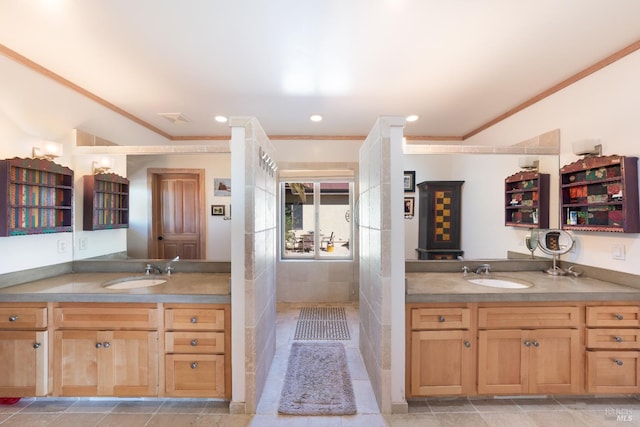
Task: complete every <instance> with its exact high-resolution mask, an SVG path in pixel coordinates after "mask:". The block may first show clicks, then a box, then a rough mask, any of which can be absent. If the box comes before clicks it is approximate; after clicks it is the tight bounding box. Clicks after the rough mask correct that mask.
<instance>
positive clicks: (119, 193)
mask: <svg viewBox="0 0 640 427" xmlns="http://www.w3.org/2000/svg"><path fill="white" fill-rule="evenodd" d="M83 179H84V218H83V229H84V230H85V231H91V230H106V229H112V228H127V227H129V180H128V179H127V178H123V177H121V176H119V175H116V174H114V173H101V174H95V175H85V176H84V177H83Z"/></svg>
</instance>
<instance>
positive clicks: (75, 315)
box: [53, 303, 159, 397]
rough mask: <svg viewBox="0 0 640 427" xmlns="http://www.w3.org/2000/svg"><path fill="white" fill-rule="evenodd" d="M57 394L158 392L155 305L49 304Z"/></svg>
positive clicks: (135, 395) (128, 395)
mask: <svg viewBox="0 0 640 427" xmlns="http://www.w3.org/2000/svg"><path fill="white" fill-rule="evenodd" d="M53 310H54V314H53V316H54V332H53V334H54V336H53V347H54V351H53V378H54V394H55V395H57V396H119V397H143V396H157V395H158V350H159V348H158V347H159V346H158V325H159V318H158V316H159V314H158V313H159V310H158V307H157V304H138V303H123V304H116V303H104V304H103V303H58V304H55V305H54V308H53Z"/></svg>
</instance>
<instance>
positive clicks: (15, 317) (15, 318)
mask: <svg viewBox="0 0 640 427" xmlns="http://www.w3.org/2000/svg"><path fill="white" fill-rule="evenodd" d="M18 319H19V316H9V322H15V321H16V320H18Z"/></svg>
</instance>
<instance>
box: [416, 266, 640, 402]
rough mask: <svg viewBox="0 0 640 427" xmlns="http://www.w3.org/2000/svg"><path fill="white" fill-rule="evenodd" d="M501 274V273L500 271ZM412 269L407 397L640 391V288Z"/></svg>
mask: <svg viewBox="0 0 640 427" xmlns="http://www.w3.org/2000/svg"><path fill="white" fill-rule="evenodd" d="M498 274H499V275H501V273H498ZM504 276H507V277H510V278H514V279H516V280H520V281H528V282H531V283H533V286H531V287H529V288H521V289H498V288H490V287H483V286H478V285H474V284H472V283H470V282H469V281H468V280H467V279H465V278H464V277H463V275H462V274H460V273H407V296H406V300H407V305H406V331H407V332H406V334H407V340H406V346H407V347H406V358H407V363H406V367H407V368H406V387H407V388H406V389H407V397H408V398H412V397H414V398H415V397H427V396H473V395H540V394H544V395H553V394H562V395H567V394H594V395H595V394H635V393H639V392H640V338H639V335H638V334H639V333H640V290H639V289H635V288H631V287H626V286H620V285H615V284H611V283H607V282H603V281H599V280H595V279H591V278H583V277H578V278H576V277H566V276H564V277H558V276H549V275H547V274H545V273H543V272H539V271H535V272H533V271H531V272H509V273H504Z"/></svg>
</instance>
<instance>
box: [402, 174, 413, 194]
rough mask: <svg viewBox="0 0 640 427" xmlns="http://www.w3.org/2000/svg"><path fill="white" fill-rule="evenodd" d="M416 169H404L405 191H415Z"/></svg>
mask: <svg viewBox="0 0 640 427" xmlns="http://www.w3.org/2000/svg"><path fill="white" fill-rule="evenodd" d="M415 191H416V171H404V192H405V193H415Z"/></svg>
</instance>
